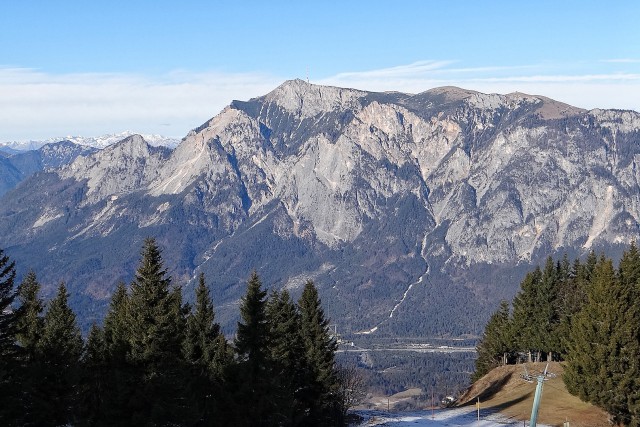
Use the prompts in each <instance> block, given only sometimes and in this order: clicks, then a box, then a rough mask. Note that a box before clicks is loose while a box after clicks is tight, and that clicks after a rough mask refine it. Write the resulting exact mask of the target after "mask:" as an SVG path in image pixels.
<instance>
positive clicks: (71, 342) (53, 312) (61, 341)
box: [40, 283, 83, 364]
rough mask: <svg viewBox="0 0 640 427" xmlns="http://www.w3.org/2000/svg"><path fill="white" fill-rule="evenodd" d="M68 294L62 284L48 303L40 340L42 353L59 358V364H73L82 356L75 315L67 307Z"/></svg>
mask: <svg viewBox="0 0 640 427" xmlns="http://www.w3.org/2000/svg"><path fill="white" fill-rule="evenodd" d="M68 301H69V293H68V292H67V287H66V286H65V284H64V283H60V286H58V292H57V294H56V296H55V298H54V299H53V300H51V302H50V303H49V309H48V310H47V313H46V314H45V316H44V331H43V333H42V339H41V340H40V348H41V349H42V351H43V352H46V353H49V354H51V355H57V356H58V357H61V358H62V360H60V362H64V363H69V364H74V363H77V361H78V360H79V359H80V356H81V354H82V346H83V341H82V335H81V334H80V328H79V327H78V325H77V323H76V315H75V313H74V312H73V311H72V310H71V308H70V307H69V302H68Z"/></svg>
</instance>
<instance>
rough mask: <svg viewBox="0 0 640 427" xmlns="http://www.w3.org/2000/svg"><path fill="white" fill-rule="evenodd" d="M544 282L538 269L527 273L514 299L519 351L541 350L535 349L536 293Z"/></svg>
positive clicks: (515, 331) (515, 335)
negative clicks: (541, 282)
mask: <svg viewBox="0 0 640 427" xmlns="http://www.w3.org/2000/svg"><path fill="white" fill-rule="evenodd" d="M541 280H542V271H541V270H540V268H538V267H537V268H536V269H535V270H534V271H532V272H529V273H527V275H526V276H525V278H524V279H523V280H522V283H521V284H520V292H518V294H517V295H516V296H515V298H514V299H513V316H512V319H513V323H512V325H513V334H514V343H515V345H516V347H517V349H518V350H520V351H527V352H529V355H531V351H533V350H540V349H537V348H536V347H535V342H536V338H537V333H538V332H537V330H536V326H535V323H534V322H535V321H534V319H535V318H536V313H535V311H536V292H537V288H538V286H539V285H540V281H541Z"/></svg>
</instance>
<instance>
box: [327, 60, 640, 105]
mask: <svg viewBox="0 0 640 427" xmlns="http://www.w3.org/2000/svg"><path fill="white" fill-rule="evenodd" d="M620 63H625V64H629V63H634V61H633V60H617V61H615V62H614V61H611V62H610V64H609V65H603V67H604V68H603V69H601V70H600V69H599V70H598V71H601V72H599V73H594V72H593V71H594V69H595V67H593V66H591V65H590V64H586V65H585V64H577V65H576V64H546V63H545V64H529V65H517V66H482V67H464V66H460V65H461V64H460V61H420V62H416V63H413V64H409V65H406V66H399V67H392V68H385V69H381V70H370V71H363V72H350V73H339V74H336V75H334V76H330V77H327V78H325V79H322V80H320V81H319V82H318V83H321V84H329V85H334V86H348V87H354V88H358V89H366V90H376V91H400V92H406V93H419V92H423V91H425V90H428V89H431V88H433V87H437V86H459V87H463V88H466V89H473V90H477V91H480V92H486V93H509V92H525V93H530V94H537V95H545V96H548V97H550V98H554V99H557V100H559V101H563V102H566V103H569V104H572V105H575V106H578V107H583V108H596V107H601V108H622V109H634V110H640V72H638V73H633V72H622V71H618V70H617V69H616V65H617V64H620ZM423 64H424V66H422V65H423ZM587 68H588V69H589V70H590V71H592V72H590V73H579V72H575V71H576V69H577V70H578V71H580V69H587ZM569 70H570V71H573V72H568V71H569Z"/></svg>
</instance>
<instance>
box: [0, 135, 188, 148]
mask: <svg viewBox="0 0 640 427" xmlns="http://www.w3.org/2000/svg"><path fill="white" fill-rule="evenodd" d="M132 135H137V133H136V132H132V131H130V130H126V131H124V132H120V133H114V134H108V135H102V136H97V137H84V136H64V137H57V138H48V139H45V140H29V141H6V142H0V151H2V150H4V151H8V152H10V153H14V152H15V151H31V150H38V149H39V148H42V147H43V146H44V145H47V144H52V143H56V142H60V141H69V142H72V143H74V144H78V145H83V146H87V147H92V148H97V149H103V148H105V147H108V146H109V145H112V144H115V143H116V142H119V141H122V140H123V139H125V138H127V137H129V136H132ZM142 136H143V138H144V139H145V140H146V141H147V142H148V143H149V144H150V145H153V146H160V145H161V146H165V147H169V148H175V147H176V146H177V145H178V144H179V143H180V140H179V139H176V138H171V137H166V136H162V135H153V134H145V135H142Z"/></svg>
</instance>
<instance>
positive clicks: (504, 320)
mask: <svg viewBox="0 0 640 427" xmlns="http://www.w3.org/2000/svg"><path fill="white" fill-rule="evenodd" d="M510 329H511V320H510V318H509V303H508V302H507V301H505V300H502V301H500V307H499V308H498V310H496V312H495V313H493V315H491V317H490V318H489V321H488V322H487V326H485V328H484V333H483V335H482V338H481V339H480V342H479V343H478V345H477V347H476V349H477V355H478V358H477V359H476V369H475V372H474V374H473V377H472V378H471V380H472V381H476V380H478V379H480V378H482V376H484V375H485V374H486V373H488V372H489V371H490V370H491V369H493V368H495V367H497V366H500V365H503V364H506V363H507V359H508V354H509V353H511V352H513V343H512V342H511V339H510V335H511V331H510Z"/></svg>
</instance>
